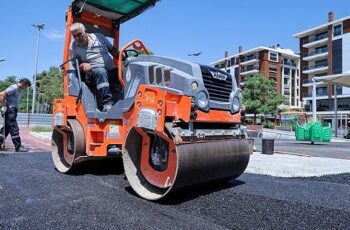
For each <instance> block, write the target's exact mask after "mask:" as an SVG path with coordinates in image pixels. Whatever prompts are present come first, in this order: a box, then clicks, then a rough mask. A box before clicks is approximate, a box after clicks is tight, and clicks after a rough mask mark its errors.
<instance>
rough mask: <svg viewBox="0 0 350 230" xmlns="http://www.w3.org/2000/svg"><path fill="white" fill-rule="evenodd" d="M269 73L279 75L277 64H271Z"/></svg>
mask: <svg viewBox="0 0 350 230" xmlns="http://www.w3.org/2000/svg"><path fill="white" fill-rule="evenodd" d="M269 71H270V72H274V73H277V65H276V64H270V65H269Z"/></svg>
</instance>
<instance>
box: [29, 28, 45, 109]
mask: <svg viewBox="0 0 350 230" xmlns="http://www.w3.org/2000/svg"><path fill="white" fill-rule="evenodd" d="M32 26H34V27H35V29H37V30H38V39H37V43H36V61H35V75H34V79H33V101H32V113H34V112H35V93H36V77H37V75H38V59H39V44H40V31H41V30H43V29H44V26H45V25H44V24H40V25H32Z"/></svg>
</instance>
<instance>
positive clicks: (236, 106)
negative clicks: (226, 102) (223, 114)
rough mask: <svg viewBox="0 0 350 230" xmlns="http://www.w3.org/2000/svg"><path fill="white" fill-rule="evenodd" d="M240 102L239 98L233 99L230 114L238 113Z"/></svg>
mask: <svg viewBox="0 0 350 230" xmlns="http://www.w3.org/2000/svg"><path fill="white" fill-rule="evenodd" d="M240 105H241V102H240V99H239V97H234V98H233V101H232V111H231V112H232V113H235V112H238V111H239V108H240Z"/></svg>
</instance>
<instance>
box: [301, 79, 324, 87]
mask: <svg viewBox="0 0 350 230" xmlns="http://www.w3.org/2000/svg"><path fill="white" fill-rule="evenodd" d="M322 84H327V83H326V82H323V81H319V80H316V85H322ZM303 86H304V87H310V86H313V81H312V79H305V80H304V81H303Z"/></svg>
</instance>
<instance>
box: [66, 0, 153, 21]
mask: <svg viewBox="0 0 350 230" xmlns="http://www.w3.org/2000/svg"><path fill="white" fill-rule="evenodd" d="M157 1H159V0H74V1H73V4H72V5H73V6H75V7H77V8H79V9H83V10H87V11H90V12H92V13H95V14H98V15H101V16H104V17H106V18H109V19H112V20H116V21H118V22H120V23H122V22H125V21H127V20H129V19H131V18H133V17H135V16H137V15H139V14H141V13H142V12H144V11H145V10H147V9H148V8H150V7H152V6H154V5H155V4H156V2H157Z"/></svg>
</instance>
